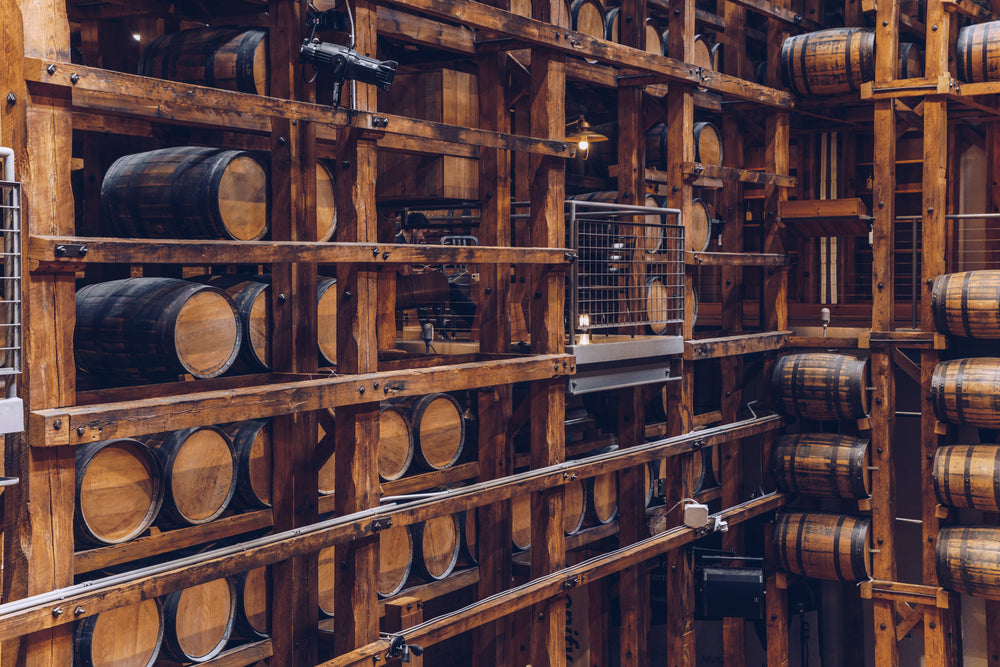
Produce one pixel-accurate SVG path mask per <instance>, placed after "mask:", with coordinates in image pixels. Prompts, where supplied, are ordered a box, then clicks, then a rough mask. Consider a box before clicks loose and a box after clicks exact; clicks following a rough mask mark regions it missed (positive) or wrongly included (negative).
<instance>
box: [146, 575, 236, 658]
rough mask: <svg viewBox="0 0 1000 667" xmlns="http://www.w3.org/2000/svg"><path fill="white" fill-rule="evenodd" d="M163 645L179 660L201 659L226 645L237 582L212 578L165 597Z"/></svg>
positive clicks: (234, 605)
mask: <svg viewBox="0 0 1000 667" xmlns="http://www.w3.org/2000/svg"><path fill="white" fill-rule="evenodd" d="M163 614H164V619H165V623H164V625H165V632H164V641H163V646H164V649H165V650H166V651H167V653H169V654H170V656H171V657H173V658H174V659H175V660H180V661H181V662H204V661H206V660H210V659H211V658H214V657H215V656H216V655H218V654H219V653H221V652H222V649H223V648H225V646H226V642H227V641H229V636H230V635H231V634H232V630H233V624H234V622H235V620H236V585H235V584H234V582H233V581H232V580H231V579H225V578H224V579H215V580H213V581H208V582H205V583H203V584H198V585H197V586H192V587H190V588H185V589H184V590H181V591H176V592H174V593H169V594H167V596H166V597H165V598H164V602H163Z"/></svg>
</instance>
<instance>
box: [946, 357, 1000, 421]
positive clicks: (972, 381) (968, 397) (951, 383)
mask: <svg viewBox="0 0 1000 667" xmlns="http://www.w3.org/2000/svg"><path fill="white" fill-rule="evenodd" d="M998 383H1000V358H996V357H978V358H969V359H953V360H951V361H943V362H941V363H939V364H938V365H937V366H935V367H934V374H933V375H932V376H931V402H932V403H933V404H934V414H935V415H936V416H937V418H938V419H939V420H941V421H943V422H948V423H951V424H966V425H968V426H978V427H979V428H993V429H996V428H1000V395H998V394H997V391H996V389H995V387H996V386H997V384H998Z"/></svg>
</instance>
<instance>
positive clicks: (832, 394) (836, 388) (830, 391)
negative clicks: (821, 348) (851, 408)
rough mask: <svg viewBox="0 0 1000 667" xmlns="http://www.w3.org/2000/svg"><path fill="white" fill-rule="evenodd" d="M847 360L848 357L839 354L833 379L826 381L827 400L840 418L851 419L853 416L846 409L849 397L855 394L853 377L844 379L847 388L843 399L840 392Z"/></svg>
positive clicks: (844, 385) (828, 404)
mask: <svg viewBox="0 0 1000 667" xmlns="http://www.w3.org/2000/svg"><path fill="white" fill-rule="evenodd" d="M846 361H847V357H845V356H843V355H837V363H836V366H835V367H834V371H833V374H832V377H831V378H830V380H831V381H830V382H827V383H826V400H827V406H832V407H833V409H834V410H835V411H836V414H837V417H839V418H840V419H850V418H851V415H850V414H848V413H847V412H846V410H845V408H846V403H847V401H848V400H849V399H851V398H852V395H851V394H853V392H852V391H851V390H852V387H851V378H850V377H848V378H846V381H844V383H843V387H844V389H845V390H846V391H845V392H844V394H845V395H844V397H843V399H841V395H840V392H841V372H842V371H843V370H844V363H845V362H846ZM859 382H863V380H860V381H859Z"/></svg>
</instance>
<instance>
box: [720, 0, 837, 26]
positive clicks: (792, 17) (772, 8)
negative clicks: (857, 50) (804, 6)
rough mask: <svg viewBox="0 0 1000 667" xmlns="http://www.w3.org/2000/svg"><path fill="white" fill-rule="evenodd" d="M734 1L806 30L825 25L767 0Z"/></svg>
mask: <svg viewBox="0 0 1000 667" xmlns="http://www.w3.org/2000/svg"><path fill="white" fill-rule="evenodd" d="M733 2H735V3H736V4H738V5H742V6H743V7H746V8H747V9H752V10H753V11H755V12H757V13H758V14H763V15H764V16H766V17H768V18H772V19H776V20H778V21H782V22H784V23H787V24H788V25H793V26H798V27H799V28H801V29H802V30H803V31H804V32H814V31H816V30H822V29H823V28H824V27H825V26H824V25H823V24H822V23H817V22H816V21H813V20H812V19H809V18H806V17H805V16H802V15H801V14H797V13H795V12H793V11H791V10H789V9H786V8H785V7H783V6H781V5H777V4H774V3H772V2H767V0H733Z"/></svg>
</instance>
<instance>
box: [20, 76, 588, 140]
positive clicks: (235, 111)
mask: <svg viewBox="0 0 1000 667" xmlns="http://www.w3.org/2000/svg"><path fill="white" fill-rule="evenodd" d="M24 69H25V78H26V79H27V80H28V81H29V82H33V83H36V84H45V85H54V86H62V87H67V88H70V89H72V90H73V106H74V107H75V108H83V109H93V110H100V111H103V112H105V113H113V114H119V115H125V116H132V117H137V118H146V119H149V120H155V121H158V122H178V123H182V124H191V125H195V126H200V127H210V128H211V127H215V128H220V127H222V128H226V129H227V130H242V131H248V132H256V133H267V132H270V130H271V123H270V119H271V118H289V119H292V120H301V121H309V122H312V123H316V125H317V129H316V135H317V138H318V139H321V140H326V141H336V140H337V139H338V134H337V131H338V130H339V129H341V128H344V127H355V128H358V129H360V130H365V131H370V132H373V133H375V134H377V135H379V136H381V135H385V134H396V135H403V136H409V137H413V138H424V139H430V140H433V141H450V142H454V143H463V144H472V145H477V146H486V147H489V148H500V149H504V150H512V151H521V152H527V153H536V154H540V155H552V156H556V157H569V155H570V150H569V147H568V146H567V145H566V143H565V142H563V141H552V140H549V139H535V138H532V137H523V136H519V135H514V134H505V133H501V132H490V131H487V130H478V129H475V128H467V127H461V126H458V125H448V124H445V123H435V122H432V121H427V120H414V119H412V118H405V117H403V116H395V115H392V114H383V113H370V112H362V111H349V110H347V109H338V108H334V107H329V106H324V105H322V104H310V103H308V102H298V101H294V100H283V99H278V98H275V97H265V96H263V95H250V94H247V93H238V92H234V91H229V90H220V89H218V88H208V87H205V86H194V85H191V84H186V83H177V82H175V81H167V80H165V79H155V78H150V77H143V76H138V75H136V74H124V73H122V72H113V71H111V70H105V69H99V68H96V67H85V66H83V65H76V64H73V63H66V62H59V61H49V60H43V59H40V58H25V59H24Z"/></svg>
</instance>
